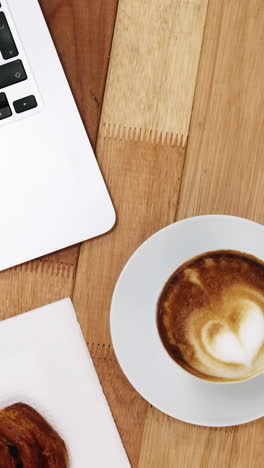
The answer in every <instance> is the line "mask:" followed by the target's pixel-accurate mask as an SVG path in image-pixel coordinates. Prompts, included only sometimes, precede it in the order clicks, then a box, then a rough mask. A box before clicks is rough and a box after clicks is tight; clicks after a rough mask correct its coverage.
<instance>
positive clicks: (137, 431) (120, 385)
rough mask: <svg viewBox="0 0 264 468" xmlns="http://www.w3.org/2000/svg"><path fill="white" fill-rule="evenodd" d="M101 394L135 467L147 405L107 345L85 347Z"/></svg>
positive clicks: (92, 344)
mask: <svg viewBox="0 0 264 468" xmlns="http://www.w3.org/2000/svg"><path fill="white" fill-rule="evenodd" d="M88 345H89V349H90V353H91V356H92V359H93V361H94V364H95V367H96V370H97V373H98V376H99V379H100V381H101V382H103V388H104V393H105V396H106V398H107V401H108V403H109V405H110V407H111V409H112V413H113V416H114V419H115V422H116V424H117V426H118V427H119V428H122V431H121V438H122V440H123V444H124V446H125V447H129V450H128V455H129V458H130V461H131V464H132V466H138V456H139V450H138V449H137V448H138V447H140V444H141V438H142V430H143V426H144V420H145V415H146V410H147V405H146V402H145V401H144V400H143V398H141V397H139V395H138V394H137V393H136V392H135V391H134V390H133V389H132V388H131V386H130V384H129V383H128V381H127V380H126V378H125V376H124V374H123V372H122V371H121V369H120V367H119V365H118V363H117V360H116V358H115V356H114V352H113V350H112V349H111V347H110V345H109V346H105V345H101V344H99V343H97V344H96V343H88Z"/></svg>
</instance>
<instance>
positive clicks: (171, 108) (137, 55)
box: [102, 0, 208, 144]
mask: <svg viewBox="0 0 264 468" xmlns="http://www.w3.org/2000/svg"><path fill="white" fill-rule="evenodd" d="M207 2H208V0H191V1H186V0H176V1H175V0H163V1H162V2H160V0H151V1H149V0H134V1H133V2H131V0H120V1H119V8H118V15H117V23H116V28H115V36H114V43H113V50H112V55H111V61H110V68H109V75H108V83H107V88H106V94H105V101H104V111H103V120H102V124H103V126H104V128H105V131H106V132H109V130H110V133H111V134H112V135H116V133H117V132H118V130H119V129H120V128H121V129H122V130H123V129H124V130H125V132H126V134H127V133H134V132H135V133H136V136H137V135H138V134H139V132H140V131H141V134H142V135H143V134H144V135H146V138H147V139H148V138H150V139H152V140H153V139H154V140H155V141H157V140H159V138H160V137H161V138H162V140H163V141H164V140H165V139H167V140H168V139H171V138H172V140H173V142H175V140H176V139H178V140H180V141H182V142H183V144H185V142H186V138H187V135H188V130H189V123H190V116H191V110H192V104H193V95H194V90H195V83H196V77H197V70H198V63H199V56H200V50H201V44H202V38H203V28H204V22H205V16H206V10H207Z"/></svg>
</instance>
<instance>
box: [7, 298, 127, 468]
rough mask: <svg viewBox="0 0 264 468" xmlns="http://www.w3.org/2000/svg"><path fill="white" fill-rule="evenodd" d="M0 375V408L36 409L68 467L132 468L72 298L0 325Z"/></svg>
mask: <svg viewBox="0 0 264 468" xmlns="http://www.w3.org/2000/svg"><path fill="white" fill-rule="evenodd" d="M0 376H1V377H0V382H1V383H0V407H1V408H3V407H5V406H7V405H9V404H12V403H15V402H23V403H28V404H30V405H31V406H33V407H34V408H35V409H36V410H38V411H39V412H40V413H41V414H42V415H43V416H44V417H45V418H46V419H47V420H48V421H49V422H50V423H51V424H52V426H53V427H54V428H55V429H56V430H57V431H58V432H59V434H60V435H61V437H62V438H63V439H64V441H65V442H66V445H67V448H68V452H69V456H70V466H71V468H90V467H91V468H126V467H129V466H130V464H129V462H128V459H127V456H126V453H125V450H124V448H123V445H122V442H121V439H120V437H119V434H118V431H117V428H116V426H115V423H114V420H113V418H112V415H111V412H110V409H109V407H108V404H107V401H106V399H105V396H104V394H103V392H102V388H101V385H100V383H99V380H98V377H97V374H96V372H95V369H94V366H93V363H92V360H91V357H90V355H89V352H88V350H87V346H86V343H85V341H84V338H83V335H82V332H81V329H80V326H79V324H78V322H77V319H76V315H75V312H74V308H73V305H72V303H71V300H70V299H64V300H62V301H59V302H55V303H54V304H50V305H48V306H45V307H41V308H39V309H37V310H35V311H32V312H27V313H26V314H22V315H19V316H17V317H15V318H11V319H8V320H4V321H2V322H0Z"/></svg>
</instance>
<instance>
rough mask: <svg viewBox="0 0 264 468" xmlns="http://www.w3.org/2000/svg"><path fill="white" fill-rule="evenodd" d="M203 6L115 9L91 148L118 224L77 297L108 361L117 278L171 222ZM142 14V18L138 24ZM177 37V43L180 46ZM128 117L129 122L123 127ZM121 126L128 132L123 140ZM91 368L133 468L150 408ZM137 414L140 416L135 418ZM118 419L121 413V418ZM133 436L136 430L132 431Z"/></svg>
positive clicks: (88, 264)
mask: <svg viewBox="0 0 264 468" xmlns="http://www.w3.org/2000/svg"><path fill="white" fill-rule="evenodd" d="M206 7H207V1H200V2H182V1H180V2H176V3H175V2H172V1H168V0H166V1H165V2H163V4H162V5H161V4H160V3H159V2H157V1H156V0H155V1H152V2H150V3H149V2H148V4H147V3H146V2H145V1H144V2H142V3H141V4H140V5H139V4H138V3H137V2H136V4H134V3H133V5H132V3H131V2H126V1H123V0H121V2H120V3H119V10H118V11H119V13H118V18H117V26H116V28H117V29H116V33H115V36H114V43H113V49H112V55H111V57H112V58H111V65H110V70H109V73H108V79H107V86H106V96H105V100H104V106H103V112H102V117H101V125H100V130H99V137H98V144H97V158H98V162H99V165H100V167H101V169H102V172H103V175H104V177H105V180H106V181H107V185H108V188H109V190H110V194H111V196H112V199H113V202H114V205H115V208H116V212H117V223H116V226H115V227H114V229H113V230H112V232H110V233H108V234H107V235H105V236H103V237H101V238H99V239H94V240H92V241H88V242H86V243H84V244H83V245H82V247H81V252H80V257H79V263H78V269H77V274H76V282H75V287H74V294H73V302H74V306H75V309H76V311H77V315H78V319H79V321H80V324H81V327H82V330H83V331H84V333H85V336H86V339H87V341H88V342H89V348H90V350H91V353H92V352H93V347H94V346H95V347H96V346H98V347H99V349H102V346H105V348H104V352H105V353H106V356H108V354H110V355H111V356H112V349H111V345H110V343H111V340H110V333H109V311H110V303H111V297H112V293H113V289H114V286H115V283H116V281H117V278H118V276H119V274H120V272H121V270H122V268H123V266H124V264H125V262H126V261H127V259H128V258H129V256H130V255H131V254H132V252H133V251H134V250H135V249H136V248H137V247H138V246H139V245H140V244H141V243H142V242H143V241H144V240H145V239H146V238H147V237H149V236H150V235H151V234H153V233H154V232H155V231H157V230H159V229H161V228H162V227H164V226H166V225H167V224H169V223H171V222H172V221H173V220H174V217H175V210H176V207H177V203H178V196H179V190H180V185H181V178H182V170H183V164H184V155H185V149H184V147H183V144H182V143H183V140H181V139H179V138H176V135H177V134H178V133H179V134H181V132H182V133H183V131H182V130H181V127H177V126H176V127H174V126H173V127H172V126H170V125H171V120H170V117H172V116H173V118H174V122H176V123H177V122H180V121H182V119H183V121H184V119H185V122H188V125H189V120H190V116H191V109H192V99H193V93H194V86H195V81H196V77H197V69H198V62H199V53H200V47H201V42H202V37H203V26H204V21H205V13H206ZM138 11H140V12H141V17H140V20H139V21H138ZM171 15H172V18H171ZM128 18H129V25H128V23H127V21H128ZM142 22H143V23H144V25H145V29H144V28H143V27H142ZM152 30H155V35H154V43H155V41H156V43H155V52H154V51H153V52H152V53H151V54H150V53H148V54H147V57H148V58H149V62H150V63H149V65H148V67H149V68H148V72H147V75H148V74H149V76H150V77H151V79H152V80H153V79H154V77H155V78H157V80H158V86H154V87H153V88H152V87H151V86H149V81H148V79H147V78H148V76H147V75H146V74H145V75H144V73H145V72H144V70H143V69H142V67H143V59H144V61H145V55H146V50H147V49H146V48H148V47H150V43H151V41H152V36H153V35H151V34H152ZM150 32H151V34H150ZM177 35H178V36H179V37H180V38H181V39H179V41H178V39H177V40H176V36H177ZM122 41H123V42H122ZM122 54H123V55H122ZM126 54H127V55H128V61H127V58H126V57H125V55H126ZM166 54H168V55H166ZM171 55H172V57H171ZM169 56H170V58H171V59H172V60H170V59H169ZM164 57H166V59H164ZM171 61H172V64H171ZM130 63H131V64H132V67H131V66H130V65H129V64H130ZM168 67H169V73H167V69H168ZM143 68H144V67H143ZM146 68H147V67H146ZM164 71H166V72H164ZM142 72H144V73H143V74H142ZM175 75H177V81H175ZM187 82H188V86H186V83H187ZM134 83H137V84H135V86H136V88H135V89H132V88H133V85H134ZM139 84H140V93H141V94H140V96H141V97H142V98H143V99H145V103H144V105H143V107H142V103H141V104H140V105H141V107H140V119H144V121H146V122H147V124H146V125H145V126H144V125H143V124H142V120H138V117H139V112H138V104H139V101H138V94H137V91H138V89H137V86H139ZM175 84H177V86H176V93H175ZM131 86H132V88H131ZM125 93H127V94H125ZM185 101H186V102H185ZM127 109H129V112H128V113H126V112H127ZM177 113H178V114H177ZM179 113H180V114H179ZM127 115H129V118H130V119H131V120H130V122H129V123H128V121H127V120H126V116H127ZM179 115H180V116H181V117H182V118H181V117H179ZM177 118H178V121H177ZM155 119H157V120H155ZM175 119H176V120H175ZM156 122H158V124H156ZM159 125H161V126H160V127H159ZM173 125H174V124H173ZM188 125H186V128H185V130H186V132H185V133H184V135H185V136H184V141H185V139H186V136H187V131H188ZM125 127H126V128H127V129H129V128H131V130H130V131H129V132H128V131H126V130H124V129H125ZM113 128H115V131H113ZM144 130H147V131H148V132H145V131H144ZM151 135H153V138H150V136H151ZM166 135H167V137H166V138H164V137H165V136H166ZM106 359H107V358H106ZM111 363H112V361H111ZM96 364H97V371H98V373H99V375H100V376H101V383H102V385H103V388H104V391H105V393H106V395H108V396H109V398H110V400H109V401H110V404H111V409H112V412H113V415H114V418H115V419H116V421H117V423H118V428H119V430H120V433H121V436H122V438H123V440H124V442H125V448H126V450H127V453H128V455H129V458H130V461H131V463H132V466H135V467H136V466H138V460H139V455H140V449H141V439H142V435H143V429H144V424H145V413H146V411H147V408H148V405H147V403H146V402H142V400H141V398H140V397H139V396H138V395H137V394H136V393H135V391H134V390H133V389H132V387H131V386H130V385H129V384H128V383H126V390H124V387H123V385H124V383H123V381H120V380H119V377H118V373H116V374H114V376H115V378H116V379H117V385H116V387H114V386H113V382H112V381H111V379H109V378H105V377H104V376H105V361H102V359H100V360H97V362H96ZM101 366H103V367H102V368H101ZM118 394H121V395H124V394H126V395H127V401H128V402H131V401H132V402H133V403H130V404H129V406H128V407H127V408H126V411H124V406H123V405H124V403H123V401H122V404H120V405H119V406H117V405H116V404H112V403H111V402H112V401H114V402H115V401H117V399H118ZM133 395H134V397H133ZM111 396H112V398H111ZM139 406H140V407H141V412H137V408H138V407H139ZM135 412H137V415H138V418H137V419H138V421H137V434H138V435H137V438H135V437H130V438H128V437H127V436H126V435H127V432H128V421H130V422H131V424H132V422H133V421H134V415H135ZM120 414H126V418H124V417H120ZM130 430H131V431H133V430H134V429H133V427H132V425H131V426H130Z"/></svg>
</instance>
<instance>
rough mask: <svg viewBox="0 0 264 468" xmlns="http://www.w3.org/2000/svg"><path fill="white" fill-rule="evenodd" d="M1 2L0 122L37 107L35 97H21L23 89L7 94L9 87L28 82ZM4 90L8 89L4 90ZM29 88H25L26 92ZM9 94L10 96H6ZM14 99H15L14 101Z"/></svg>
mask: <svg viewBox="0 0 264 468" xmlns="http://www.w3.org/2000/svg"><path fill="white" fill-rule="evenodd" d="M2 3H3V2H0V56H1V57H2V60H1V62H3V63H2V64H0V121H2V120H4V119H8V118H10V117H12V116H14V115H15V114H21V113H24V112H27V111H29V110H31V109H34V108H35V107H37V106H38V103H37V99H36V97H35V96H34V95H33V94H31V95H26V96H23V94H22V93H23V89H22V88H21V89H20V90H19V92H18V93H15V95H14V93H13V92H12V93H9V92H8V89H9V87H12V88H13V87H14V86H16V85H18V84H19V83H21V82H22V81H26V80H28V76H27V72H26V70H25V66H24V63H23V62H22V60H21V58H20V57H19V55H20V51H19V46H17V44H16V42H15V39H14V35H13V34H12V27H10V24H9V22H8V19H7V15H6V14H5V12H4V11H2V10H3V5H2ZM5 88H8V89H7V90H5ZM28 88H29V86H28V87H27V90H28ZM8 94H10V95H8ZM15 97H16V99H15Z"/></svg>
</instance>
